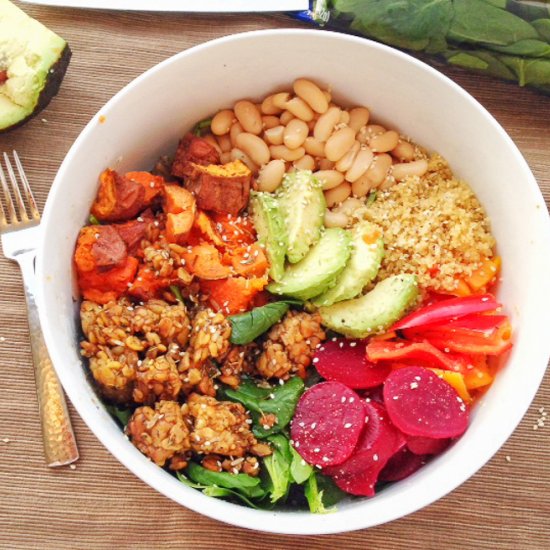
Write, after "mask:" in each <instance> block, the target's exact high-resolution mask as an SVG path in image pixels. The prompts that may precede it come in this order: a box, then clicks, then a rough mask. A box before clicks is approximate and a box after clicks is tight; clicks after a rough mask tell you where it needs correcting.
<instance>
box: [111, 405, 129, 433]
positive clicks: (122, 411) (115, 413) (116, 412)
mask: <svg viewBox="0 0 550 550" xmlns="http://www.w3.org/2000/svg"><path fill="white" fill-rule="evenodd" d="M105 409H107V412H108V413H109V414H110V415H111V416H112V417H113V418H114V419H115V420H117V421H118V423H119V424H121V425H122V427H123V428H125V427H126V424H128V420H130V417H131V416H132V414H133V412H134V411H133V410H132V409H126V408H124V407H118V406H117V405H105Z"/></svg>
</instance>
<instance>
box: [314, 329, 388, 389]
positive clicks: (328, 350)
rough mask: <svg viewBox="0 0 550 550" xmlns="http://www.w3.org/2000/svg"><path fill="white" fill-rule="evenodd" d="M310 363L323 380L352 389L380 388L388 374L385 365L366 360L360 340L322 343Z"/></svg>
mask: <svg viewBox="0 0 550 550" xmlns="http://www.w3.org/2000/svg"><path fill="white" fill-rule="evenodd" d="M313 364H314V365H315V368H316V369H317V371H318V372H319V374H320V375H321V376H322V377H323V378H325V379H326V380H334V381H337V382H342V384H345V385H346V386H348V388H354V389H367V388H374V387H376V386H380V385H381V384H383V383H384V380H385V379H386V377H387V376H388V374H389V373H390V372H391V369H390V367H388V366H387V365H382V364H381V363H380V364H375V363H371V362H370V361H367V357H366V355H365V342H364V341H363V340H347V339H346V338H340V339H334V340H329V341H328V342H324V343H323V345H322V346H321V347H320V348H319V349H318V350H317V352H316V353H315V357H314V358H313Z"/></svg>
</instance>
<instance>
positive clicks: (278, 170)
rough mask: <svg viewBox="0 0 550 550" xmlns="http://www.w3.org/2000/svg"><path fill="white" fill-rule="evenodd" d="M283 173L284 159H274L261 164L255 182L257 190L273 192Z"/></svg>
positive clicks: (279, 183)
mask: <svg viewBox="0 0 550 550" xmlns="http://www.w3.org/2000/svg"><path fill="white" fill-rule="evenodd" d="M284 175H285V161H284V160H280V159H275V160H271V161H269V162H268V163H267V164H266V165H265V166H262V168H261V170H260V173H259V175H258V178H257V179H256V182H257V184H258V190H259V191H266V192H267V193H273V191H275V190H276V189H277V187H279V185H281V182H282V180H283V176H284Z"/></svg>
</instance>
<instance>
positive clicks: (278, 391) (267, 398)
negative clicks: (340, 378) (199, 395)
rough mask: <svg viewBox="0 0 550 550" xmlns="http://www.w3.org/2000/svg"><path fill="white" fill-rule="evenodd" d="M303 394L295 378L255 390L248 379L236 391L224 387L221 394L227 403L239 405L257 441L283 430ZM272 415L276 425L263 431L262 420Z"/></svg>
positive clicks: (254, 386) (252, 383) (299, 383)
mask: <svg viewBox="0 0 550 550" xmlns="http://www.w3.org/2000/svg"><path fill="white" fill-rule="evenodd" d="M303 392H304V382H303V380H302V379H301V378H299V377H297V376H295V377H293V378H291V379H290V380H288V381H287V382H286V383H285V384H283V385H282V386H275V387H273V388H261V387H258V386H257V385H256V384H255V383H254V382H253V381H252V380H244V381H243V382H242V383H241V385H240V386H239V388H238V389H236V390H234V389H230V388H225V389H224V390H223V392H222V395H223V396H224V397H225V398H226V399H229V400H230V401H237V402H239V403H242V404H243V405H244V406H245V407H246V408H247V409H248V410H249V411H250V415H251V416H252V421H253V425H252V431H253V433H254V435H255V436H256V437H258V438H260V439H263V438H266V437H268V436H270V435H273V434H276V433H279V432H281V431H282V430H284V429H285V428H286V426H287V425H288V423H289V422H290V420H291V419H292V416H293V415H294V409H295V408H296V404H297V403H298V400H299V399H300V396H301V395H302V393H303ZM269 413H271V414H274V415H275V416H276V417H277V420H278V422H277V423H276V424H274V425H273V427H271V428H264V424H263V423H262V417H264V415H266V414H269Z"/></svg>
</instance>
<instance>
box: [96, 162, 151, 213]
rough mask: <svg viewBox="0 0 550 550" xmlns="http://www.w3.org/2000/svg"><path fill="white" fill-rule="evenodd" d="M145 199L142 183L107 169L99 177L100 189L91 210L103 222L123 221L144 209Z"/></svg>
mask: <svg viewBox="0 0 550 550" xmlns="http://www.w3.org/2000/svg"><path fill="white" fill-rule="evenodd" d="M144 199H145V189H144V188H143V186H142V185H140V184H139V183H136V182H135V181H132V180H129V179H127V178H124V177H122V176H120V175H119V174H117V173H116V172H115V171H114V170H111V169H107V170H105V171H104V172H102V174H101V176H100V177H99V190H98V192H97V196H96V198H95V201H94V203H93V204H92V209H91V212H92V214H93V215H94V216H95V217H96V218H97V219H98V220H99V221H101V222H122V221H126V220H129V219H131V218H133V217H135V216H136V215H137V214H138V213H139V212H140V211H141V210H143V209H144V207H145V200H144Z"/></svg>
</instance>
